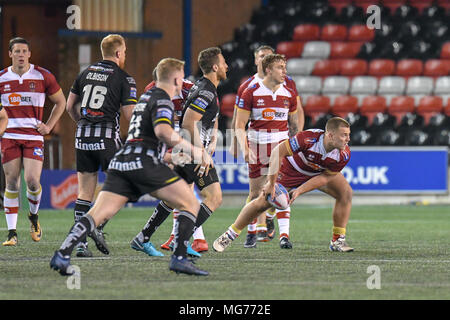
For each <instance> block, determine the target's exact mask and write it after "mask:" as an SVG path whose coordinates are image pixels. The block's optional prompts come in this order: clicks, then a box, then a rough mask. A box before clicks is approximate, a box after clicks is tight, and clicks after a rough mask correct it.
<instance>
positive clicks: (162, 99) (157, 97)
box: [50, 58, 211, 275]
mask: <svg viewBox="0 0 450 320" xmlns="http://www.w3.org/2000/svg"><path fill="white" fill-rule="evenodd" d="M183 68H184V62H183V61H180V60H177V59H173V58H166V59H163V60H161V61H160V62H159V63H158V66H157V74H158V80H157V82H156V86H155V87H154V88H153V89H151V90H150V91H147V92H146V93H145V94H143V95H142V96H141V98H140V99H139V102H138V104H136V106H135V107H134V110H133V115H132V117H131V121H130V127H129V130H128V137H127V141H126V142H125V145H124V146H123V147H122V148H121V149H120V150H119V151H118V152H117V153H116V154H115V155H114V158H113V159H112V160H111V162H110V164H109V167H108V174H107V176H106V181H105V183H104V185H103V189H102V191H101V192H100V194H99V196H98V199H97V201H96V202H95V205H94V206H93V207H92V208H91V209H90V210H89V212H88V213H87V214H86V215H84V216H83V217H82V218H81V219H80V220H79V221H78V222H76V223H75V225H74V226H73V227H72V229H71V230H70V232H69V234H68V236H67V238H66V240H65V241H64V242H63V243H62V245H61V247H60V249H59V250H57V251H56V252H55V254H54V256H53V258H52V260H51V262H50V267H51V268H53V269H55V270H58V271H59V272H60V273H61V275H69V274H72V273H73V271H71V270H70V269H69V267H70V255H71V253H72V251H73V249H74V248H75V246H76V245H77V244H78V243H79V242H80V241H81V240H82V239H83V237H84V236H85V235H86V234H87V233H89V232H92V230H94V228H95V227H96V226H98V225H100V224H102V223H104V222H105V221H107V220H109V219H110V218H112V217H113V216H114V215H115V214H116V213H117V212H118V211H119V210H120V209H121V208H122V207H123V206H124V205H125V204H126V203H127V202H128V201H137V200H138V199H139V197H140V196H142V195H144V194H150V195H152V196H154V197H156V198H158V199H160V200H163V201H165V202H166V203H168V204H169V205H171V206H172V207H173V208H178V209H179V210H180V214H179V216H178V220H177V225H176V228H175V245H174V254H173V255H172V258H171V260H170V264H169V269H170V270H172V271H175V272H177V273H178V272H181V273H187V274H195V275H208V272H206V271H204V270H200V269H198V268H197V267H195V266H194V265H193V264H192V262H191V261H190V260H188V259H187V257H186V244H187V243H188V241H189V238H190V237H191V236H192V233H193V230H194V224H195V222H196V220H197V215H198V212H199V210H200V205H199V203H198V201H197V199H196V197H195V196H194V193H193V192H192V190H191V188H189V186H188V184H187V183H186V182H185V181H184V180H183V179H181V178H180V177H179V176H178V175H177V174H176V173H175V172H174V171H173V170H172V169H170V168H169V167H168V166H167V165H166V164H165V163H164V162H163V160H162V159H163V156H164V154H165V152H166V149H167V147H168V146H169V147H174V146H177V148H179V150H183V151H184V152H185V153H187V154H189V155H194V156H195V157H194V159H195V161H198V162H201V161H202V160H201V159H202V157H203V156H204V157H206V160H205V161H211V159H209V158H208V157H209V155H208V154H207V153H206V152H203V150H202V149H201V148H197V147H195V146H193V145H192V144H191V143H189V142H188V141H187V140H184V139H183V138H181V136H180V135H179V134H178V133H176V132H175V131H174V130H173V126H174V106H173V102H172V101H171V98H173V96H174V95H175V94H179V93H180V90H181V87H182V83H183V77H184V71H183ZM199 158H200V159H199Z"/></svg>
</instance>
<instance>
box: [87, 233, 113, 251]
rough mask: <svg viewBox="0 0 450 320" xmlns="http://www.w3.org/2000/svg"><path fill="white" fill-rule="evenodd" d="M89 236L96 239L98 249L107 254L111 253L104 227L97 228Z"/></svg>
mask: <svg viewBox="0 0 450 320" xmlns="http://www.w3.org/2000/svg"><path fill="white" fill-rule="evenodd" d="M89 237H91V239H92V240H94V243H95V246H96V247H97V249H98V251H100V252H101V253H103V254H106V255H108V254H109V248H108V245H107V244H106V241H105V233H104V232H103V230H102V229H99V228H95V229H94V231H92V232H91V233H90V234H89Z"/></svg>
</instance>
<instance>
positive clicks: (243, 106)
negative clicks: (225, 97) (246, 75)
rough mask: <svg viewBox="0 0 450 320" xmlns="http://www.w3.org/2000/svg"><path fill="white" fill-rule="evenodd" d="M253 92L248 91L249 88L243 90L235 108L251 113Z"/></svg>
mask: <svg viewBox="0 0 450 320" xmlns="http://www.w3.org/2000/svg"><path fill="white" fill-rule="evenodd" d="M252 93H253V91H252V90H249V88H247V89H245V90H244V92H242V95H241V97H240V98H239V102H238V104H237V107H238V109H239V110H246V111H252V107H253V94H252Z"/></svg>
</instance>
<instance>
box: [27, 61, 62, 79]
mask: <svg viewBox="0 0 450 320" xmlns="http://www.w3.org/2000/svg"><path fill="white" fill-rule="evenodd" d="M32 73H34V75H31V74H30V76H31V77H33V78H34V77H37V78H39V77H40V76H42V77H43V78H44V79H46V81H48V80H53V79H54V81H56V79H55V76H54V75H53V73H51V71H50V70H47V69H45V68H43V67H41V66H38V65H34V66H33V71H32Z"/></svg>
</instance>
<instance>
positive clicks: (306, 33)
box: [292, 24, 320, 41]
mask: <svg viewBox="0 0 450 320" xmlns="http://www.w3.org/2000/svg"><path fill="white" fill-rule="evenodd" d="M319 37H320V27H319V26H318V25H317V24H300V25H298V26H296V27H295V28H294V34H293V36H292V40H297V41H309V40H318V39H319Z"/></svg>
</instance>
